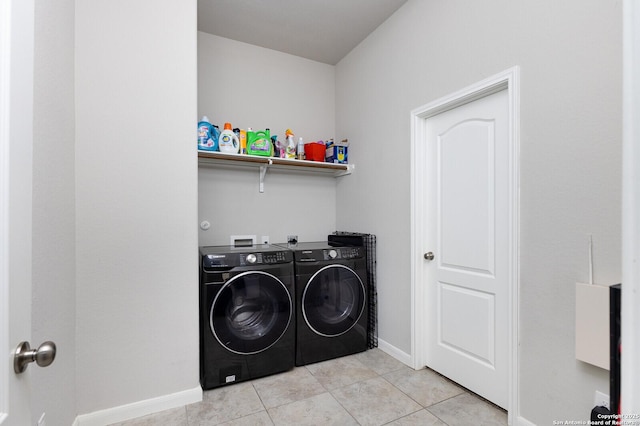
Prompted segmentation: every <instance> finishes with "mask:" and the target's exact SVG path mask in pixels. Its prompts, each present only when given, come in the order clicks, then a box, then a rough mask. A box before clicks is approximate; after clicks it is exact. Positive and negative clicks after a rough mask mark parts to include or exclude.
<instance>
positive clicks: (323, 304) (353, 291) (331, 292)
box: [302, 265, 365, 337]
mask: <svg viewBox="0 0 640 426" xmlns="http://www.w3.org/2000/svg"><path fill="white" fill-rule="evenodd" d="M364 304H365V289H364V285H363V284H362V281H361V280H360V277H358V275H357V274H356V273H355V272H354V271H353V270H352V269H349V268H348V267H346V266H344V265H330V266H325V267H324V268H322V269H320V270H319V271H318V272H316V273H315V274H314V275H313V276H312V277H311V279H310V280H309V282H308V283H307V285H306V286H305V289H304V293H303V295H302V315H303V317H304V320H305V322H306V323H307V325H308V326H309V327H310V328H311V329H312V330H313V331H314V332H316V333H317V334H320V335H322V336H327V337H333V336H339V335H341V334H344V333H346V332H347V331H349V330H350V329H351V328H352V327H353V326H354V325H356V323H357V322H358V319H360V316H361V315H362V312H363V311H364Z"/></svg>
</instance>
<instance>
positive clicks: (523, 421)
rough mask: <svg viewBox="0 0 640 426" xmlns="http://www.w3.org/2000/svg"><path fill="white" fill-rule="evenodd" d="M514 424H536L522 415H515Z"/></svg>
mask: <svg viewBox="0 0 640 426" xmlns="http://www.w3.org/2000/svg"><path fill="white" fill-rule="evenodd" d="M514 426H536V424H535V423H533V422H530V421H529V420H527V419H525V418H524V417H517V418H516V422H515V425H514Z"/></svg>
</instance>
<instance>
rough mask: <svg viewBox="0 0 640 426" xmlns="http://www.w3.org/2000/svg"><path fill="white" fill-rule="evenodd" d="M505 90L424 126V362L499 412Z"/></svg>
mask: <svg viewBox="0 0 640 426" xmlns="http://www.w3.org/2000/svg"><path fill="white" fill-rule="evenodd" d="M508 119H509V100H508V93H507V90H502V91H500V92H497V93H494V94H491V95H488V96H485V97H483V98H481V99H478V100H475V101H473V102H470V103H467V104H464V105H462V106H458V107H456V108H454V109H450V110H448V111H445V112H442V113H440V114H438V115H435V116H433V117H430V118H428V119H427V120H426V134H425V136H426V141H425V142H426V144H427V146H426V153H427V155H426V157H427V160H426V161H427V164H426V175H425V178H426V182H424V188H426V192H427V193H426V197H425V203H426V205H425V207H424V211H425V212H426V216H427V217H426V218H424V219H425V223H426V225H425V231H426V234H427V235H426V239H425V241H426V244H427V251H428V252H431V253H432V254H433V259H432V260H429V259H428V258H430V257H431V256H427V255H425V260H424V268H425V269H426V270H425V273H424V275H423V276H425V277H426V281H427V282H426V283H425V291H426V297H427V307H428V314H427V315H428V317H427V318H428V325H427V333H428V338H427V350H426V352H427V353H426V361H427V366H428V367H430V368H432V369H434V370H436V371H438V372H440V373H441V374H443V375H445V376H446V377H449V378H450V379H452V380H454V381H456V382H458V383H460V384H461V385H463V386H465V387H467V388H468V389H470V390H472V391H474V392H476V393H477V394H479V395H481V396H483V397H484V398H486V399H488V400H490V401H492V402H493V403H495V404H497V405H499V406H501V407H503V408H507V406H508V399H509V398H508V392H509V330H510V328H509V320H510V317H509V287H508V286H509V235H510V234H509V226H510V225H509V120H508Z"/></svg>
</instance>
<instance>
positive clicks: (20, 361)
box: [13, 341, 56, 374]
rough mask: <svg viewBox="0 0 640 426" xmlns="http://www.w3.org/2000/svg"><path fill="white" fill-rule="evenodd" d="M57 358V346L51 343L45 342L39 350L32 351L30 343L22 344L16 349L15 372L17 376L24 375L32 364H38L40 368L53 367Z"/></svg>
mask: <svg viewBox="0 0 640 426" xmlns="http://www.w3.org/2000/svg"><path fill="white" fill-rule="evenodd" d="M55 358H56V344H55V343H53V342H50V341H47V342H44V343H43V344H41V345H40V346H38V349H31V346H29V342H22V343H20V344H19V345H18V347H17V348H16V351H15V353H14V355H13V371H15V372H16V374H20V373H24V371H25V370H26V369H27V367H28V366H29V363H30V362H34V361H35V362H36V364H38V365H39V366H40V367H47V366H49V365H51V363H52V362H53V360H54V359H55Z"/></svg>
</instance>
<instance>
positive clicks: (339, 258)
mask: <svg viewBox="0 0 640 426" xmlns="http://www.w3.org/2000/svg"><path fill="white" fill-rule="evenodd" d="M291 249H292V250H293V252H294V259H295V269H296V305H297V307H296V311H297V320H296V321H297V325H296V336H297V339H296V365H297V366H301V365H307V364H311V363H314V362H319V361H324V360H328V359H333V358H337V357H341V356H344V355H350V354H354V353H357V352H363V351H365V350H366V349H367V322H368V318H367V317H368V315H367V309H366V305H367V290H366V285H365V283H366V282H367V281H366V276H367V275H366V274H367V269H366V258H365V252H364V247H335V246H332V245H330V244H329V243H327V242H316V243H298V244H297V245H296V246H295V247H291Z"/></svg>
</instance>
